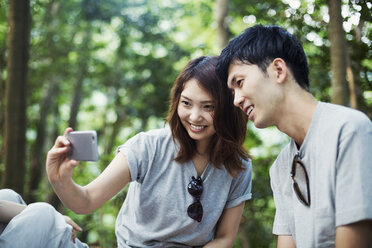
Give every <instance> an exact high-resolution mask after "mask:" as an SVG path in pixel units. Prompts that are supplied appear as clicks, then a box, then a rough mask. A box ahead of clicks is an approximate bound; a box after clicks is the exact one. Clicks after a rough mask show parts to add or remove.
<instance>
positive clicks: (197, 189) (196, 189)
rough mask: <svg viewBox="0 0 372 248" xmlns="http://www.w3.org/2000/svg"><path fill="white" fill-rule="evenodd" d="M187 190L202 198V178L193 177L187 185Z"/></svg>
mask: <svg viewBox="0 0 372 248" xmlns="http://www.w3.org/2000/svg"><path fill="white" fill-rule="evenodd" d="M187 190H188V191H189V193H190V195H192V196H193V197H195V198H200V196H201V194H202V193H203V181H202V180H201V178H200V177H199V178H194V177H193V178H192V180H191V182H190V183H189V185H188V186H187Z"/></svg>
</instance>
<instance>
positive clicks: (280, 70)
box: [272, 58, 288, 83]
mask: <svg viewBox="0 0 372 248" xmlns="http://www.w3.org/2000/svg"><path fill="white" fill-rule="evenodd" d="M272 68H273V70H274V72H275V79H276V81H277V83H283V82H284V81H286V80H287V77H288V67H287V64H286V63H285V61H284V60H283V59H281V58H275V59H274V60H273V62H272Z"/></svg>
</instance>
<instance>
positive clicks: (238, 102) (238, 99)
mask: <svg viewBox="0 0 372 248" xmlns="http://www.w3.org/2000/svg"><path fill="white" fill-rule="evenodd" d="M234 93H235V94H234V105H235V106H236V107H239V108H243V104H244V97H243V96H242V95H241V94H239V92H238V91H235V92H234Z"/></svg>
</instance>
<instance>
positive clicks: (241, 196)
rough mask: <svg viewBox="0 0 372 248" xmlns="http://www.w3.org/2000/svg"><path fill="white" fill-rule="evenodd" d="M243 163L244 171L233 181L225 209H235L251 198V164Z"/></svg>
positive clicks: (245, 161) (249, 161)
mask: <svg viewBox="0 0 372 248" xmlns="http://www.w3.org/2000/svg"><path fill="white" fill-rule="evenodd" d="M243 163H244V165H245V167H246V169H245V170H244V171H243V172H241V173H240V174H239V175H238V176H237V177H236V178H234V179H233V182H232V184H231V188H230V194H229V199H228V201H227V203H226V206H225V209H228V208H232V207H236V206H238V205H239V204H240V203H242V202H244V201H246V200H249V199H251V198H252V193H251V190H252V163H251V160H248V161H247V160H244V161H243Z"/></svg>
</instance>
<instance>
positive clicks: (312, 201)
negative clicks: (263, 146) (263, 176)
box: [217, 25, 372, 248]
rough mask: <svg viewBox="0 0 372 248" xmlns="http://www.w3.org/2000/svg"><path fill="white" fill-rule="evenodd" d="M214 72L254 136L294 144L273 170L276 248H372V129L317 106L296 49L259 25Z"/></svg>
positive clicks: (348, 114) (360, 119) (346, 112)
mask: <svg viewBox="0 0 372 248" xmlns="http://www.w3.org/2000/svg"><path fill="white" fill-rule="evenodd" d="M217 72H218V74H219V76H220V77H221V78H222V82H225V83H227V86H228V87H229V88H230V90H231V91H232V93H233V94H234V105H236V106H237V107H239V108H241V109H242V110H243V111H244V113H246V114H247V115H248V118H249V120H251V121H252V122H253V123H254V125H255V126H256V127H257V128H266V127H268V126H276V127H277V128H278V129H279V130H280V131H282V132H284V133H286V134H287V135H289V136H290V137H291V141H290V143H289V144H288V145H287V146H286V147H285V148H284V149H283V150H282V152H281V153H280V154H279V156H278V157H277V159H276V161H275V162H274V164H273V165H272V167H271V169H270V177H271V186H272V190H273V193H274V200H275V205H276V214H275V220H274V227H273V233H274V234H276V235H278V242H277V246H278V247H286V248H287V247H296V246H297V247H300V248H302V247H335V246H336V247H372V245H371V239H372V179H371V178H372V148H371V147H372V122H371V120H369V118H368V117H367V116H366V115H364V114H363V113H361V112H359V111H356V110H352V109H350V108H346V107H342V106H338V105H334V104H329V103H323V102H319V101H317V100H315V98H314V97H313V96H312V95H311V93H310V92H309V79H308V74H309V69H308V64H307V59H306V55H305V53H304V51H303V48H302V46H301V44H300V43H299V42H298V41H297V40H296V38H295V37H293V36H292V35H291V34H289V33H288V32H287V31H285V30H284V29H282V28H281V27H278V26H262V25H256V26H254V27H251V28H248V29H246V30H245V31H244V32H243V33H242V34H240V35H239V36H237V37H236V38H234V39H233V40H231V41H230V42H229V44H228V45H227V46H226V47H225V49H223V51H222V52H221V55H220V58H219V63H218V65H217Z"/></svg>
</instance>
